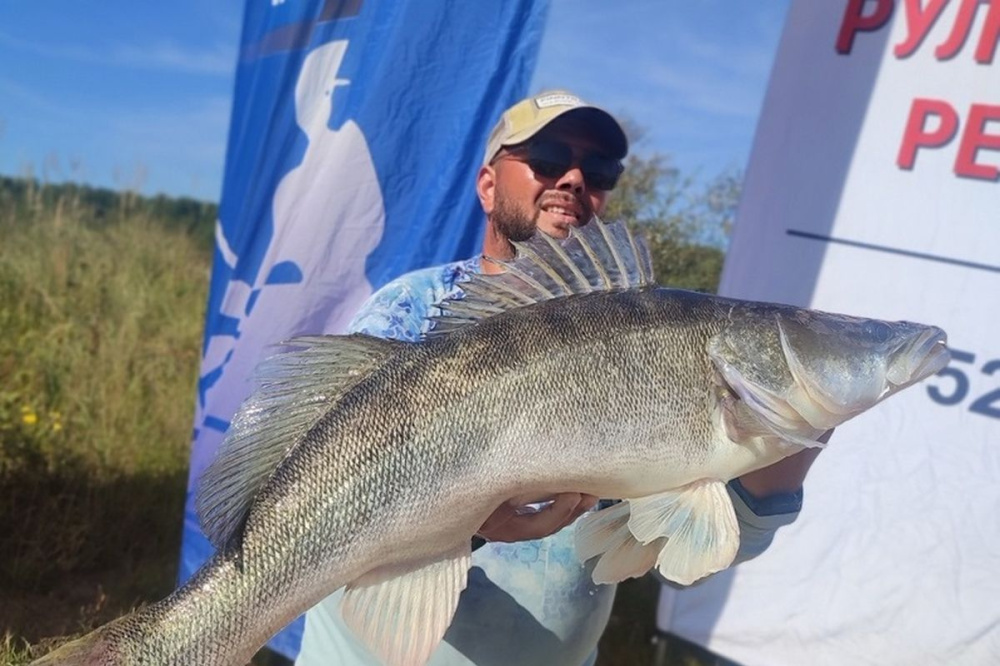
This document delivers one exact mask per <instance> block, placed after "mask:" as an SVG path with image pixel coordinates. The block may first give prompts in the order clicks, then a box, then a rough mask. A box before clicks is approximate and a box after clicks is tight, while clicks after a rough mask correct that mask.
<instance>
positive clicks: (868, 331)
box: [864, 321, 892, 342]
mask: <svg viewBox="0 0 1000 666" xmlns="http://www.w3.org/2000/svg"><path fill="white" fill-rule="evenodd" d="M864 331H865V335H867V336H869V337H870V338H872V339H873V340H875V341H876V342H886V341H887V340H889V338H891V337H892V327H891V326H889V325H888V324H886V323H885V322H881V321H868V322H865V326H864Z"/></svg>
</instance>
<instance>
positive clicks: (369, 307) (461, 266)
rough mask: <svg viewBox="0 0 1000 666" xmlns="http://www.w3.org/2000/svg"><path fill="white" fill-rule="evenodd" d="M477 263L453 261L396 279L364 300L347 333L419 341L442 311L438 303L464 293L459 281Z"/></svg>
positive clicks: (472, 261)
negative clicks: (435, 316) (433, 318)
mask: <svg viewBox="0 0 1000 666" xmlns="http://www.w3.org/2000/svg"><path fill="white" fill-rule="evenodd" d="M475 266H476V264H475V262H474V260H467V261H464V262H453V263H450V264H444V265H441V266H433V267H431V268H425V269H422V270H418V271H413V272H412V273H407V274H405V275H403V276H402V277H399V278H396V279H395V280H393V281H392V282H390V283H388V284H386V285H385V286H384V287H382V288H381V289H379V290H378V291H376V292H375V293H374V294H372V295H371V296H369V297H368V300H367V301H365V302H364V303H362V305H361V308H360V309H359V310H358V312H357V313H356V314H355V315H354V319H352V320H351V323H350V324H348V327H347V332H348V333H364V334H365V335H372V336H375V337H379V338H389V339H392V340H402V341H404V342H417V341H418V340H420V338H421V336H422V335H423V334H424V333H426V332H427V331H428V330H429V328H430V327H431V325H432V317H433V316H434V315H436V314H439V310H438V308H437V303H440V302H441V300H442V299H444V298H445V297H448V296H452V295H455V294H457V293H459V292H461V288H460V287H458V282H460V281H461V280H462V279H463V277H464V276H465V275H466V274H467V273H469V272H471V271H473V270H474V269H475Z"/></svg>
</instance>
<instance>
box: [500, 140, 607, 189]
mask: <svg viewBox="0 0 1000 666" xmlns="http://www.w3.org/2000/svg"><path fill="white" fill-rule="evenodd" d="M508 151H509V154H510V155H511V156H512V157H514V158H515V159H518V160H521V161H523V162H525V163H526V164H527V165H528V166H529V167H531V170H532V171H534V172H535V174H537V175H539V176H541V177H542V178H559V177H561V176H562V175H563V174H565V173H566V172H567V171H569V170H570V169H571V168H572V167H573V166H574V165H577V166H579V167H580V171H581V172H582V173H583V180H584V182H586V184H587V187H590V188H593V189H596V190H613V189H615V185H617V184H618V177H619V176H621V175H622V171H624V170H625V167H624V166H623V165H622V163H621V162H620V161H619V160H616V159H614V158H613V157H607V156H605V155H600V154H598V153H591V154H589V155H584V156H583V157H582V158H580V159H579V160H574V159H573V149H572V148H571V147H570V146H569V145H568V144H565V143H563V142H562V141H532V142H530V143H524V144H521V145H519V146H513V147H511V148H508Z"/></svg>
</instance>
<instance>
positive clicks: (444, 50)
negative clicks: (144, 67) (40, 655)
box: [180, 0, 547, 657]
mask: <svg viewBox="0 0 1000 666" xmlns="http://www.w3.org/2000/svg"><path fill="white" fill-rule="evenodd" d="M546 9H547V2H546V1H545V0H539V1H534V2H533V1H532V0H513V1H511V2H468V1H467V0H452V1H448V0H410V1H403V0H392V1H389V0H326V1H323V0H271V1H270V2H261V1H257V0H255V1H252V2H248V3H247V8H246V16H245V19H244V24H243V37H242V41H241V49H240V58H239V65H238V69H237V75H236V89H235V95H234V100H233V112H232V121H231V126H230V131H229V146H228V151H227V155H226V170H225V179H224V183H223V190H222V200H221V203H220V207H219V221H218V225H217V227H216V251H215V260H214V267H213V271H212V281H211V290H210V293H209V297H208V310H207V315H206V324H205V338H204V346H203V353H202V363H201V373H200V377H199V381H198V401H197V412H196V415H195V424H194V439H193V444H192V452H191V472H190V478H189V482H188V495H187V503H186V507H185V518H184V534H183V547H182V553H181V573H180V576H181V580H186V579H187V578H189V577H190V576H191V575H192V574H193V573H194V572H195V570H196V569H197V568H198V567H199V566H200V565H201V564H202V563H203V562H204V561H205V560H206V559H207V558H208V557H209V556H210V555H211V552H212V547H211V545H210V544H209V543H208V541H207V540H206V539H205V537H204V535H203V534H202V532H201V529H200V527H199V525H198V518H197V516H196V515H195V513H194V508H193V495H194V488H196V487H197V483H198V479H199V477H200V476H201V473H202V472H203V471H204V469H205V467H206V466H207V465H208V463H209V462H210V461H211V459H212V457H213V455H214V453H215V451H216V449H217V448H218V446H219V444H220V443H221V441H222V438H223V436H224V434H225V431H226V428H227V427H228V425H229V420H230V419H231V418H232V416H233V414H234V413H235V411H236V409H237V407H238V406H239V405H240V403H241V402H242V401H243V400H244V399H245V398H246V397H247V395H248V394H249V392H250V390H251V388H252V386H251V383H250V377H251V373H252V370H253V368H254V367H255V366H256V365H257V363H258V362H259V361H260V360H261V359H262V358H263V357H264V356H266V355H268V354H269V353H270V350H269V346H270V345H272V344H274V343H277V342H280V341H281V340H285V339H287V338H289V337H293V336H296V335H303V334H316V333H337V332H341V331H343V330H344V329H345V328H346V325H347V323H348V322H349V321H350V319H351V317H352V316H353V314H354V312H355V310H356V309H357V308H358V306H360V305H361V303H362V302H363V301H364V300H365V299H366V298H367V297H368V296H369V295H370V294H371V293H372V292H373V291H374V290H375V289H378V288H379V287H380V286H382V285H383V284H385V283H386V282H388V281H389V280H391V279H392V278H394V277H396V276H398V275H400V274H402V273H404V272H407V271H410V270H413V269H416V268H422V267H425V266H430V265H433V264H437V263H442V262H446V261H452V260H455V259H459V258H465V257H469V256H472V255H474V254H475V253H477V252H478V251H479V247H480V242H481V235H482V230H483V213H482V210H481V209H480V207H479V203H478V201H477V199H476V196H475V189H474V186H475V177H476V173H477V169H478V167H479V165H480V162H481V160H482V154H483V151H484V150H485V143H486V136H487V133H488V132H489V130H490V128H491V127H492V125H493V124H494V123H495V122H496V120H497V119H498V118H499V116H500V114H501V113H502V111H503V110H504V109H505V108H506V107H508V106H509V105H511V104H512V103H513V102H515V101H516V100H517V99H519V98H521V97H523V96H524V95H525V94H526V92H527V90H526V89H527V85H528V82H529V80H530V75H531V72H532V70H533V68H534V64H535V59H536V56H537V53H538V45H539V42H540V39H541V34H542V30H543V27H544V22H545V14H546ZM301 625H302V621H301V619H300V620H299V621H297V622H296V623H295V624H293V625H292V626H291V627H289V628H288V629H287V630H285V631H284V632H282V633H281V634H280V635H279V636H278V637H276V638H275V639H274V641H272V643H271V647H273V648H274V649H276V650H278V651H279V652H281V653H283V654H285V655H286V656H289V657H294V655H295V654H296V653H297V652H298V646H299V639H300V636H301Z"/></svg>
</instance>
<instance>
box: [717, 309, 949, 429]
mask: <svg viewBox="0 0 1000 666" xmlns="http://www.w3.org/2000/svg"><path fill="white" fill-rule="evenodd" d="M730 320H731V324H730V325H729V326H728V327H727V328H725V329H724V330H723V331H722V332H721V333H719V334H718V335H717V336H715V337H714V338H713V339H712V341H711V342H710V343H709V356H710V357H711V359H712V361H713V363H714V364H715V367H716V370H717V371H718V373H719V376H720V378H721V380H722V381H723V382H724V384H725V386H726V387H727V389H728V390H729V391H731V392H732V393H733V394H735V396H738V398H739V399H740V400H742V401H743V402H744V403H745V404H746V405H747V406H748V407H749V408H750V409H751V410H752V411H753V412H755V413H756V414H757V415H758V416H759V417H760V418H761V419H762V420H763V421H764V422H765V423H766V424H767V425H768V427H769V429H771V430H772V432H776V433H777V434H779V435H782V434H788V435H792V436H793V437H799V438H807V439H814V438H815V437H816V436H817V435H818V434H819V433H822V432H824V431H826V430H829V429H830V428H834V427H836V426H838V425H840V424H841V423H843V422H844V421H847V420H848V419H850V418H852V417H853V416H856V415H858V414H860V413H861V412H863V411H865V410H867V409H869V408H870V407H872V406H874V405H875V404H876V403H878V402H881V401H882V400H884V399H885V398H887V397H889V396H890V395H892V394H894V393H896V392H898V391H900V390H902V389H904V388H906V387H907V386H911V385H912V384H915V383H917V382H919V381H921V380H923V379H925V378H926V377H929V376H930V375H932V374H934V373H936V372H937V371H938V370H940V369H941V368H943V367H944V366H945V365H947V363H948V360H949V358H950V354H949V352H948V349H947V346H946V343H947V336H946V335H945V332H944V331H943V330H941V329H940V328H937V327H936V326H925V325H923V324H915V323H911V322H905V321H897V322H889V321H881V320H877V319H863V318H858V317H850V316H846V315H839V314H831V313H826V312H819V311H814V310H803V309H797V308H791V307H772V308H763V309H762V311H758V312H753V313H749V316H746V317H742V316H740V317H737V316H734V315H733V314H732V313H731V314H730Z"/></svg>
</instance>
